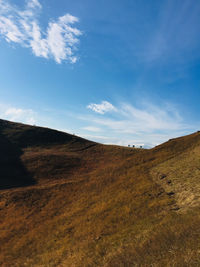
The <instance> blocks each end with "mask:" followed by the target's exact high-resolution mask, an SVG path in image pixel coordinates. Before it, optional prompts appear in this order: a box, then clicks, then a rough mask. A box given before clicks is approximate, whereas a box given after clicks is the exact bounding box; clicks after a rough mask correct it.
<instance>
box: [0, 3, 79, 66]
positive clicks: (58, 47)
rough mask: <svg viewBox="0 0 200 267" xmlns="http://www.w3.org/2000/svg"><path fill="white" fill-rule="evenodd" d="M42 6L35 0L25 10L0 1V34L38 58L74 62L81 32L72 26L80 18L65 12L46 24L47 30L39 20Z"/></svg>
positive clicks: (58, 61)
mask: <svg viewBox="0 0 200 267" xmlns="http://www.w3.org/2000/svg"><path fill="white" fill-rule="evenodd" d="M41 10H42V6H41V4H40V2H39V1H38V0H29V1H27V4H26V7H25V9H24V10H20V9H19V8H18V7H16V6H15V5H10V4H9V3H8V2H7V1H5V0H0V36H1V37H2V38H3V39H5V40H6V41H7V42H8V43H17V44H20V45H22V46H23V47H27V48H31V50H32V52H33V54H34V55H35V56H37V57H43V58H46V59H48V58H53V59H54V60H55V61H56V62H57V63H59V64H60V63H61V62H62V61H68V62H69V63H72V64H73V63H76V61H77V59H78V57H77V56H76V55H75V51H76V50H77V45H78V43H79V37H80V36H81V34H82V32H81V31H80V30H79V29H77V28H76V27H74V24H75V23H77V22H78V21H79V19H78V18H77V17H74V16H72V15H71V14H68V13H67V14H65V15H64V16H61V17H59V18H58V19H57V20H55V21H53V20H51V21H50V22H49V23H48V27H47V30H46V33H45V32H44V31H43V30H42V29H41V27H40V25H39V23H38V15H39V13H40V11H41Z"/></svg>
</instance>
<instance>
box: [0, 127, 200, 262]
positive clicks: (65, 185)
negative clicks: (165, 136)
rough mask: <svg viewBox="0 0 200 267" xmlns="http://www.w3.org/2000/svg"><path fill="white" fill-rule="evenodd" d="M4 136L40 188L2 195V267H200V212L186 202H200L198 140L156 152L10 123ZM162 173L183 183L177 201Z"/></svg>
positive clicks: (176, 187) (194, 137)
mask: <svg viewBox="0 0 200 267" xmlns="http://www.w3.org/2000/svg"><path fill="white" fill-rule="evenodd" d="M0 126H1V125H0ZM27 127H28V128H27ZM27 129H28V130H27ZM27 131H28V134H27ZM29 131H31V138H30V136H29ZM34 131H36V135H35V136H37V138H38V140H39V141H37V138H35V139H34V140H33V139H32V137H33V136H34ZM15 132H16V133H17V134H16V135H15ZM41 132H42V136H43V135H45V137H48V138H47V141H46V143H45V142H44V141H43V142H42V141H41V140H43V137H41ZM0 133H1V134H2V135H3V136H4V138H7V139H8V140H9V141H10V142H11V143H12V140H13V142H14V143H15V145H17V146H18V147H19V149H20V150H21V154H20V162H21V164H22V166H24V168H26V170H27V172H28V173H29V174H30V175H31V178H32V179H33V180H34V181H35V182H36V184H35V185H34V184H30V185H29V186H28V187H18V188H10V189H4V190H1V192H0V244H1V245H0V266H4V267H10V266H19V267H23V266H37V267H38V266H44V267H46V266H55V267H57V266H63V267H65V266H66V267H67V266H69V267H73V266H75V267H79V266H80V267H82V266H88V267H89V266H90V267H93V266H94V267H95V266H102V267H115V266H199V265H200V242H199V240H200V230H199V224H200V215H199V214H200V213H199V204H198V201H197V202H196V204H195V205H190V204H191V203H190V202H189V205H188V203H187V206H189V207H190V208H187V209H184V205H185V204H184V205H182V204H181V203H184V200H183V201H182V200H181V199H180V198H179V195H178V194H181V193H182V194H183V193H184V192H185V191H184V190H185V189H186V188H187V190H190V191H191V192H192V193H193V194H194V195H195V197H194V199H195V198H197V195H198V193H199V189H198V188H199V184H200V182H199V179H198V171H196V172H193V170H194V168H198V164H199V145H200V134H199V133H195V134H193V135H190V136H186V137H182V138H179V139H174V140H171V141H169V142H167V143H165V144H163V145H161V146H158V147H156V148H154V149H151V150H143V149H142V150H140V149H132V148H124V147H118V146H104V145H100V144H96V143H92V142H89V141H87V140H84V139H79V138H78V137H74V136H67V138H66V139H65V137H64V136H63V134H61V137H59V134H60V133H58V132H56V133H55V132H53V135H54V137H55V140H56V142H54V139H52V137H51V133H52V132H51V130H48V129H45V130H44V129H41V128H34V127H32V128H31V129H30V126H23V125H18V124H10V123H5V122H4V123H3V126H1V127H0ZM27 135H28V137H27ZM22 136H23V138H22ZM24 138H25V139H24ZM24 140H27V143H28V145H26V143H25V141H24ZM177 167H178V168H177ZM191 172H192V173H193V175H192V184H191V183H190V181H191V180H190V179H191V178H189V177H188V175H189V174H190V173H191ZM160 173H162V174H163V173H164V174H167V179H168V176H170V179H171V180H172V178H171V176H172V173H173V174H176V175H174V176H173V177H174V181H173V185H172V186H173V190H174V192H175V194H173V195H172V194H168V193H169V191H168V186H169V184H168V185H167V186H166V184H165V183H164V182H163V181H164V180H165V179H160V178H158V174H160ZM182 173H184V176H182V179H180V178H181V177H180V174H182ZM10 181H11V180H10ZM11 182H12V181H11ZM194 185H196V188H195V186H194ZM170 186H171V185H170ZM188 188H189V189H188ZM181 205H182V206H181ZM177 206H178V207H179V208H180V210H182V209H184V212H180V210H176V209H177Z"/></svg>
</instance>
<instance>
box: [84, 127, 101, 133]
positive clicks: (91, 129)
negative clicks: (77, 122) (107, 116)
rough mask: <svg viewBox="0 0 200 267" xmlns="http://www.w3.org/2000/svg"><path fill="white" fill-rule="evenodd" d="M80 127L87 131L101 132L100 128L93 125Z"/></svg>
mask: <svg viewBox="0 0 200 267" xmlns="http://www.w3.org/2000/svg"><path fill="white" fill-rule="evenodd" d="M82 129H83V130H86V131H88V132H101V128H98V127H94V126H86V127H82Z"/></svg>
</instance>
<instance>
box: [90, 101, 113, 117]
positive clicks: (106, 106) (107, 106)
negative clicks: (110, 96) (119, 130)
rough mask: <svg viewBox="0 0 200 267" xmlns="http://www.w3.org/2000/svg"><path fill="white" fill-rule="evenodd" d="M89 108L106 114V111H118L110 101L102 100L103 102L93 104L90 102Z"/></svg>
mask: <svg viewBox="0 0 200 267" xmlns="http://www.w3.org/2000/svg"><path fill="white" fill-rule="evenodd" d="M87 108H88V109H91V110H93V111H94V112H96V113H99V114H105V113H106V112H109V111H117V109H116V108H115V107H114V106H113V105H112V104H111V103H109V102H108V101H102V102H101V104H93V103H92V104H89V105H88V106H87Z"/></svg>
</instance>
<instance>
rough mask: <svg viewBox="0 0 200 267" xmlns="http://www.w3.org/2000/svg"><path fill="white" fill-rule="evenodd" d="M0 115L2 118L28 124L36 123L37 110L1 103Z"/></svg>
mask: <svg viewBox="0 0 200 267" xmlns="http://www.w3.org/2000/svg"><path fill="white" fill-rule="evenodd" d="M0 117H1V118H2V119H6V120H11V121H17V122H22V123H27V124H35V123H36V112H34V111H33V110H32V109H22V108H16V107H12V106H6V105H2V104H0Z"/></svg>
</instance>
